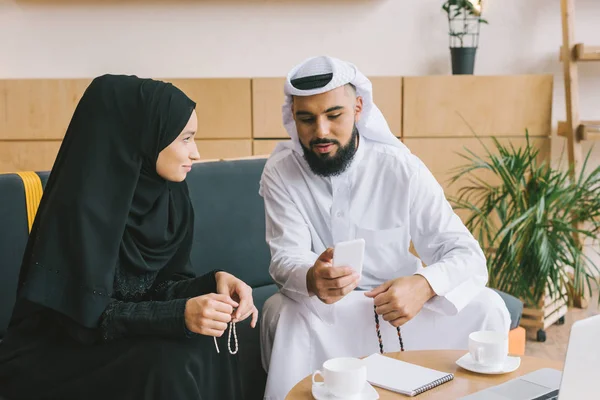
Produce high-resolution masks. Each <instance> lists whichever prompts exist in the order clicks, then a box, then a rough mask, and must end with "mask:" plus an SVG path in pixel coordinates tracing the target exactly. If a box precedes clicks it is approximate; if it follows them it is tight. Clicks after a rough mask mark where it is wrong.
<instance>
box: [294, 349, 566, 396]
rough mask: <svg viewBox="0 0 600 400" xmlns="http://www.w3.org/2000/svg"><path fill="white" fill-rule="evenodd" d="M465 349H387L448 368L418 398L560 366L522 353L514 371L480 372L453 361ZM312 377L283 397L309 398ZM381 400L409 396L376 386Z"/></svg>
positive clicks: (462, 391)
mask: <svg viewBox="0 0 600 400" xmlns="http://www.w3.org/2000/svg"><path fill="white" fill-rule="evenodd" d="M466 353H467V351H466V350H431V351H405V352H403V353H400V352H398V353H389V354H386V355H388V356H390V357H393V358H397V359H399V360H402V361H406V362H410V363H413V364H417V365H422V366H424V367H428V368H433V369H437V370H439V371H443V372H451V373H453V374H454V379H453V380H452V381H450V382H447V383H444V384H443V385H440V386H438V387H436V388H434V389H431V390H429V391H427V392H425V393H422V394H420V395H418V396H417V397H415V398H416V399H419V400H433V399H440V400H441V399H443V400H450V399H457V398H459V397H461V396H466V395H468V394H471V393H475V392H478V391H480V390H482V389H485V388H487V387H490V386H495V385H498V384H500V383H502V382H506V381H508V380H510V379H513V378H516V377H517V376H521V375H525V374H527V373H529V372H532V371H535V370H537V369H540V368H555V369H558V370H561V371H562V369H563V363H562V362H559V361H552V360H545V359H543V358H536V357H523V356H522V357H521V366H520V367H519V369H517V370H516V371H515V372H512V373H510V374H504V375H482V374H476V373H473V372H470V371H467V370H464V369H462V368H461V367H459V366H458V365H456V360H458V359H459V358H460V357H462V356H463V355H465V354H466ZM311 388H312V380H311V377H310V376H308V377H306V378H305V379H303V380H302V381H300V382H299V383H298V384H297V385H296V386H294V388H293V389H292V390H291V391H290V393H288V395H287V397H286V400H306V399H312V398H313V397H312V393H311ZM375 389H376V390H377V392H378V393H379V398H380V399H381V400H386V399H390V400H391V399H408V398H409V397H407V396H404V395H401V394H398V393H394V392H390V391H388V390H385V389H380V388H377V387H376V388H375Z"/></svg>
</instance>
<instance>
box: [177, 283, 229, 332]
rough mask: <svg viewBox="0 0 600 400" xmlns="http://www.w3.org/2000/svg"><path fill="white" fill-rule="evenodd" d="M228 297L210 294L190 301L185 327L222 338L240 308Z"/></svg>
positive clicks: (186, 308) (186, 311)
mask: <svg viewBox="0 0 600 400" xmlns="http://www.w3.org/2000/svg"><path fill="white" fill-rule="evenodd" d="M238 306H239V304H238V303H236V302H235V301H233V300H232V299H231V297H229V296H228V295H223V294H216V293H210V294H205V295H203V296H198V297H194V298H191V299H189V300H188V301H187V302H186V303H185V313H184V316H185V325H186V326H187V328H188V329H189V330H190V331H192V332H194V333H199V334H201V335H206V336H217V337H221V335H223V332H225V330H226V329H227V323H228V322H229V321H231V314H232V313H233V309H234V308H236V307H238Z"/></svg>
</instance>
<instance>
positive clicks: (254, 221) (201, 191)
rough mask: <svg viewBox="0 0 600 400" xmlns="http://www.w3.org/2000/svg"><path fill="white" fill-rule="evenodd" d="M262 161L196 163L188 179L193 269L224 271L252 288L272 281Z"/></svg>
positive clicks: (263, 161) (263, 160) (263, 162)
mask: <svg viewBox="0 0 600 400" xmlns="http://www.w3.org/2000/svg"><path fill="white" fill-rule="evenodd" d="M264 165H265V159H250V160H236V161H218V162H207V163H202V164H196V165H194V167H193V168H192V171H190V172H189V173H188V177H187V183H188V186H189V188H190V197H191V198H192V203H193V205H194V212H195V221H196V223H195V233H194V246H193V249H192V256H191V258H192V264H193V266H194V268H195V269H196V271H197V273H205V272H208V271H210V270H212V269H215V268H220V269H223V270H225V271H227V272H230V273H232V274H234V275H235V276H237V277H238V278H240V279H242V280H243V281H244V282H246V283H247V284H249V285H250V286H252V287H258V286H264V285H270V284H272V283H273V280H272V279H271V276H270V275H269V263H270V251H269V247H268V246H267V243H266V242H265V211H264V203H263V199H262V197H260V196H259V194H258V189H259V186H258V185H259V181H260V176H261V174H262V170H263V167H264Z"/></svg>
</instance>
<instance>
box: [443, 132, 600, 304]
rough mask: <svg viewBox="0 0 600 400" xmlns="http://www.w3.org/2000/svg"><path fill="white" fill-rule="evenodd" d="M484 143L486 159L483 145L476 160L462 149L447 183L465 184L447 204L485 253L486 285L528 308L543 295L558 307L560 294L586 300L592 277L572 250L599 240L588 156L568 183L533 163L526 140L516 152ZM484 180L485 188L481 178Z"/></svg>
mask: <svg viewBox="0 0 600 400" xmlns="http://www.w3.org/2000/svg"><path fill="white" fill-rule="evenodd" d="M492 141H493V145H494V147H493V150H494V151H490V150H489V149H488V148H487V147H486V146H485V145H484V149H485V154H483V155H482V156H480V155H477V154H475V153H473V152H472V151H470V150H468V149H465V150H466V154H461V156H462V157H463V158H464V159H465V160H467V161H468V163H467V164H465V165H462V166H460V167H458V168H457V169H456V170H455V171H454V173H455V175H454V176H453V177H452V179H451V183H455V182H456V181H458V180H459V179H461V178H466V180H467V182H468V183H467V184H466V185H465V186H463V187H461V188H460V190H459V191H458V194H457V196H455V197H453V198H451V199H450V201H451V203H452V204H453V207H454V208H455V209H456V210H466V211H467V212H468V217H467V219H466V222H465V224H466V226H467V227H468V228H469V230H470V231H471V232H473V234H474V235H475V236H476V237H477V239H478V240H479V242H480V244H481V245H482V248H483V249H485V253H486V257H487V260H488V271H489V285H490V286H491V287H494V288H497V289H499V290H502V291H505V292H507V293H510V294H512V295H514V296H516V297H518V298H521V299H522V300H523V301H524V302H525V303H526V305H527V306H528V307H533V308H537V306H538V303H539V301H540V299H542V298H543V296H544V295H545V290H546V288H547V289H548V290H549V294H550V296H552V298H563V299H565V296H566V295H565V294H563V293H564V290H565V288H566V289H569V288H573V289H574V290H575V292H576V293H577V294H583V293H584V291H587V292H588V293H591V290H592V283H596V285H598V282H597V280H596V278H595V277H594V274H596V273H598V272H599V270H598V266H597V265H596V264H595V263H594V261H593V260H592V259H591V258H590V257H589V256H588V255H586V253H585V252H584V249H583V247H582V246H581V245H580V242H581V243H583V242H584V240H585V239H586V238H588V239H592V240H594V243H595V239H596V237H597V235H598V233H599V232H600V167H598V168H595V169H593V170H592V171H591V172H589V173H588V172H586V168H587V165H588V160H589V153H588V154H587V157H586V158H585V162H584V164H583V166H582V168H581V172H580V173H579V174H578V176H577V177H576V179H571V178H570V176H572V175H570V174H571V173H572V172H573V171H572V170H570V169H560V168H557V169H555V168H553V167H552V166H551V165H550V164H549V163H548V162H547V161H543V160H542V161H541V162H540V161H539V160H538V155H539V149H537V148H535V147H534V146H533V145H532V143H531V142H530V139H529V133H528V132H527V133H526V144H525V146H524V147H514V146H513V145H512V144H508V145H504V144H501V143H500V142H499V141H498V140H497V139H496V138H492ZM480 142H481V140H480ZM481 143H482V144H483V142H481ZM571 168H572V167H571ZM483 171H485V172H484V173H483V174H481V173H478V172H483ZM476 173H478V174H476ZM490 173H491V175H492V176H493V177H494V178H493V179H492V180H484V179H483V178H482V177H481V176H482V175H487V176H490ZM478 175H479V176H478ZM493 181H495V182H497V183H492V182H493ZM577 235H579V236H577ZM578 237H579V238H581V240H580V241H579V240H578V239H577V238H578ZM593 249H594V251H596V250H595V247H594V248H593ZM565 267H570V269H571V273H568V271H567V268H565ZM565 300H566V299H565Z"/></svg>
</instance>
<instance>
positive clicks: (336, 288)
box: [306, 249, 360, 304]
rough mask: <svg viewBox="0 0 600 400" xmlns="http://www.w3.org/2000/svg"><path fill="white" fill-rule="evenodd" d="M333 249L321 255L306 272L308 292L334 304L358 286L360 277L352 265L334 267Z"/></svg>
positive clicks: (327, 302) (324, 301) (326, 302)
mask: <svg viewBox="0 0 600 400" xmlns="http://www.w3.org/2000/svg"><path fill="white" fill-rule="evenodd" d="M332 260H333V249H327V250H325V251H324V252H323V254H321V255H320V256H319V258H318V259H317V261H316V262H315V265H313V266H312V267H310V269H309V270H308V273H307V274H306V287H307V289H308V293H309V294H311V295H316V296H317V297H318V298H319V299H320V300H321V301H322V302H323V303H325V304H333V303H335V302H336V301H339V300H341V299H342V298H343V297H344V296H345V295H347V294H348V293H350V292H351V291H353V290H354V289H355V288H356V287H357V286H358V281H359V280H360V277H359V276H358V274H356V273H355V272H354V270H353V269H352V268H350V267H333V265H332V263H331V262H332Z"/></svg>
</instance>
